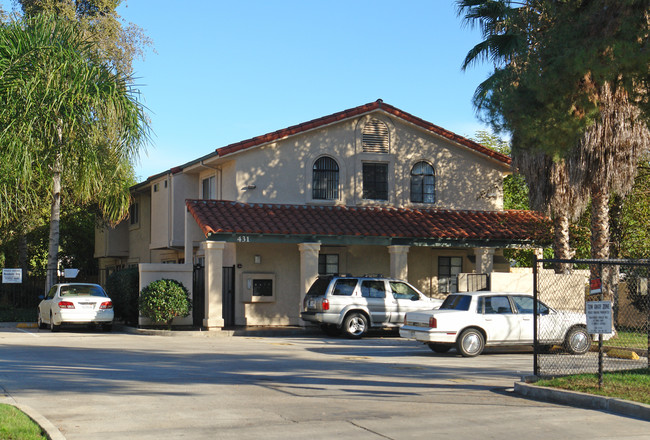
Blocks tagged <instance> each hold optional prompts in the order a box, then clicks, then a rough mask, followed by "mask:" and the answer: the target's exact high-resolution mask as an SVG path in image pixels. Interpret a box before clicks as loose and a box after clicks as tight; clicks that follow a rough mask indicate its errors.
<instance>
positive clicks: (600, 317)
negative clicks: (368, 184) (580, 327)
mask: <svg viewBox="0 0 650 440" xmlns="http://www.w3.org/2000/svg"><path fill="white" fill-rule="evenodd" d="M585 309H586V313H587V331H588V332H589V334H592V335H597V334H611V333H612V302H611V301H587V302H586V303H585Z"/></svg>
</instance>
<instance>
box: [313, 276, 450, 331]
mask: <svg viewBox="0 0 650 440" xmlns="http://www.w3.org/2000/svg"><path fill="white" fill-rule="evenodd" d="M440 304H442V300H439V299H434V298H429V297H427V296H425V295H424V294H422V293H421V292H420V291H419V290H417V289H416V288H415V287H413V286H411V285H410V284H409V283H407V282H405V281H401V280H396V279H390V278H383V277H371V276H363V277H352V276H323V277H318V279H317V280H316V281H314V284H312V285H311V287H310V288H309V291H308V292H307V295H305V299H304V300H303V304H302V313H301V314H300V316H301V318H302V319H303V320H305V321H308V322H313V323H316V324H320V326H321V329H322V330H323V331H324V332H325V333H327V334H328V335H330V336H334V335H337V334H339V333H341V332H343V333H344V334H345V335H346V336H347V337H349V338H355V339H356V338H360V337H362V336H363V335H364V334H365V333H366V332H367V331H368V328H370V327H377V328H380V327H399V326H400V325H401V324H402V323H403V322H404V315H405V314H406V312H411V311H414V310H432V309H435V308H438V307H440Z"/></svg>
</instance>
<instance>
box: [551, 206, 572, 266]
mask: <svg viewBox="0 0 650 440" xmlns="http://www.w3.org/2000/svg"><path fill="white" fill-rule="evenodd" d="M553 250H554V252H555V258H557V259H561V260H568V259H570V258H571V257H572V255H571V248H570V246H569V217H568V216H567V215H566V214H557V213H556V214H555V215H554V216H553ZM570 269H571V264H568V263H557V264H556V265H555V272H556V273H567V272H569V270H570Z"/></svg>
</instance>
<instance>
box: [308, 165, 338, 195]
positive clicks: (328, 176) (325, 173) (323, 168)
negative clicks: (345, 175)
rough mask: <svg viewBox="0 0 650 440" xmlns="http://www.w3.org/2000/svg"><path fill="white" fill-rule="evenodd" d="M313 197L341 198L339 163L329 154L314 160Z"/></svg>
mask: <svg viewBox="0 0 650 440" xmlns="http://www.w3.org/2000/svg"><path fill="white" fill-rule="evenodd" d="M312 198H313V199H315V200H337V199H338V198H339V165H338V164H337V163H336V161H335V160H334V159H332V158H331V157H328V156H324V157H321V158H319V159H318V160H317V161H316V162H314V173H313V182H312Z"/></svg>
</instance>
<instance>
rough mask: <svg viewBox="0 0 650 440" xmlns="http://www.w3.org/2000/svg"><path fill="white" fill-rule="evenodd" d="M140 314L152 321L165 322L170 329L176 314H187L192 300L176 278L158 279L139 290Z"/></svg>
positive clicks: (183, 315)
mask: <svg viewBox="0 0 650 440" xmlns="http://www.w3.org/2000/svg"><path fill="white" fill-rule="evenodd" d="M139 305H140V314H141V315H142V316H144V317H145V318H149V319H150V320H151V321H153V322H154V323H158V324H160V323H165V324H166V325H167V327H168V328H170V329H171V325H172V320H173V319H174V318H175V317H177V316H182V317H185V316H188V315H189V314H190V311H191V310H192V302H191V301H190V299H189V295H188V292H187V289H186V288H185V286H183V284H182V283H180V282H178V281H176V280H168V279H163V280H158V281H154V282H153V283H151V284H149V285H148V286H147V287H145V288H144V289H142V291H141V292H140V300H139Z"/></svg>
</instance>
